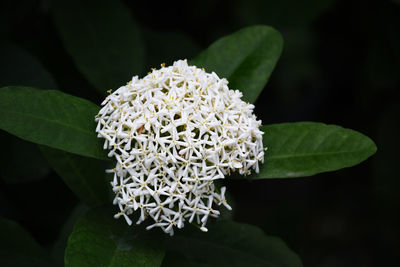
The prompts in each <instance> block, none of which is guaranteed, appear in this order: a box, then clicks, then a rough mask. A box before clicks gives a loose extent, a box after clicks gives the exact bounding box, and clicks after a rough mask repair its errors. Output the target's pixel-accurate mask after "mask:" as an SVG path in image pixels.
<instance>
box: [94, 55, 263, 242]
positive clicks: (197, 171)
mask: <svg viewBox="0 0 400 267" xmlns="http://www.w3.org/2000/svg"><path fill="white" fill-rule="evenodd" d="M241 97H242V93H240V92H239V91H237V90H236V91H233V90H230V89H229V88H228V81H227V80H226V79H220V78H219V77H218V76H217V75H216V74H215V73H214V72H213V73H211V74H210V73H206V72H205V71H204V69H199V68H197V67H195V66H188V64H187V62H186V60H179V61H176V62H174V64H173V66H169V67H165V65H164V64H162V68H161V69H159V70H155V69H153V71H152V72H151V73H149V74H148V75H147V76H145V77H144V78H143V79H139V78H138V77H137V76H135V77H133V79H132V81H131V82H129V83H128V84H127V85H126V86H122V87H120V88H119V89H118V90H117V91H115V92H114V93H112V94H110V95H109V96H108V97H107V98H106V99H105V101H104V102H103V103H102V105H103V106H104V107H103V108H102V109H101V110H100V112H99V114H98V115H97V116H96V122H97V123H98V124H97V128H96V132H97V133H98V137H101V138H104V139H105V142H104V149H109V150H110V152H109V154H108V156H109V157H115V158H116V160H117V164H116V167H115V168H114V169H112V170H108V171H109V172H112V173H114V179H113V182H112V183H111V185H112V187H113V190H114V192H115V194H116V196H115V199H114V204H115V205H118V206H119V209H120V212H119V213H117V214H116V215H115V218H119V217H120V216H123V217H124V218H125V219H126V221H127V223H128V224H129V225H130V224H131V223H132V221H131V219H130V218H129V217H128V215H131V214H132V213H133V211H136V210H138V209H139V210H140V217H139V220H138V221H137V224H139V223H141V222H142V221H144V220H145V219H146V218H147V217H151V218H152V219H153V220H154V223H153V224H152V225H150V226H148V227H147V229H151V228H153V227H161V228H162V229H163V230H164V231H165V232H166V233H169V234H171V235H173V233H174V226H176V227H178V228H182V227H183V226H184V222H186V221H188V222H190V223H192V222H193V220H195V222H196V223H197V224H199V225H200V226H201V227H200V229H201V230H202V231H207V228H206V227H205V226H206V223H207V220H208V218H209V217H218V215H219V214H220V213H219V211H218V210H216V209H215V205H221V204H222V205H224V206H225V207H226V208H228V209H229V210H230V209H231V207H230V206H229V205H228V204H227V202H226V199H225V187H222V188H221V191H220V192H218V190H217V188H216V186H215V185H214V180H217V179H222V178H224V177H225V176H226V175H229V174H231V173H233V172H239V173H240V174H244V175H247V174H249V173H250V171H251V168H253V169H255V171H256V172H258V168H259V165H258V164H259V161H261V162H263V159H264V150H263V144H262V134H263V132H262V131H260V130H259V126H260V125H261V122H260V121H257V119H256V117H255V115H254V114H253V108H254V106H253V105H251V104H246V103H245V102H243V101H242V100H241V99H240V98H241Z"/></svg>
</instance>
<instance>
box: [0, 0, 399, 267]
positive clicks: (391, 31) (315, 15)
mask: <svg viewBox="0 0 400 267" xmlns="http://www.w3.org/2000/svg"><path fill="white" fill-rule="evenodd" d="M0 5H1V9H0V10H1V11H0V15H1V16H0V18H1V19H0V21H1V23H0V32H1V33H2V36H1V40H2V45H1V46H0V55H1V59H2V63H3V64H2V67H1V72H0V83H1V85H17V84H18V85H25V86H37V87H40V88H46V89H60V90H62V91H64V92H67V93H70V94H73V95H77V96H80V97H85V98H87V99H89V100H91V101H93V102H95V103H100V101H101V99H102V96H101V94H99V93H98V91H96V90H95V89H94V87H93V86H92V85H91V84H90V81H89V79H88V78H87V77H85V76H83V75H81V74H80V73H79V71H78V66H77V64H76V61H74V60H73V58H71V57H70V54H69V53H70V52H67V50H66V49H65V47H64V45H63V42H62V41H61V38H60V36H59V35H58V33H57V30H56V26H55V24H54V17H53V15H52V11H51V6H52V3H51V1H47V0H24V1H18V2H17V1H11V0H4V1H2V2H1V4H0ZM124 5H125V6H127V7H129V9H130V12H131V15H132V16H133V18H134V20H135V21H136V23H137V25H138V27H139V28H140V31H141V34H142V38H143V40H144V46H145V47H146V54H145V56H144V58H145V60H144V62H143V66H145V67H144V68H143V69H144V70H145V71H144V72H147V71H148V69H149V68H150V67H158V64H160V63H162V62H166V63H170V62H172V61H173V60H174V59H177V58H193V57H194V56H195V55H197V53H198V52H199V51H200V50H201V49H203V48H206V47H207V46H208V45H209V44H210V43H211V42H213V41H214V40H216V39H218V38H219V37H221V36H222V35H226V34H229V33H231V32H233V31H235V30H238V29H240V28H242V27H245V26H249V25H253V24H267V25H271V26H273V27H274V28H276V29H277V30H278V31H280V32H281V34H282V35H283V38H284V40H285V45H284V50H283V53H282V57H281V59H280V60H279V62H278V64H277V67H276V69H275V70H274V72H273V73H272V75H271V78H270V81H269V84H268V85H267V86H266V88H265V90H264V91H263V92H262V94H261V95H260V97H259V99H258V101H257V102H256V113H257V116H258V117H259V118H261V119H262V120H263V123H264V124H266V123H272V122H283V121H299V120H318V121H324V122H326V123H335V124H340V125H343V126H345V127H351V128H353V129H356V130H359V131H361V132H363V133H365V134H367V135H368V136H370V137H371V138H372V139H373V140H375V141H376V142H377V146H378V148H379V150H378V152H377V154H376V157H375V158H373V159H371V160H368V161H367V162H364V163H363V164H361V165H360V166H358V167H354V168H352V169H346V170H342V171H339V172H335V173H333V174H332V173H327V174H320V175H318V176H317V177H311V178H303V179H299V180H279V181H278V180H276V181H273V180H272V181H271V180H268V181H245V180H240V181H239V180H230V181H224V182H225V185H226V186H227V187H228V191H230V192H231V195H232V197H233V198H234V199H235V203H236V209H235V215H234V219H235V220H237V221H239V222H244V223H251V224H255V225H258V226H259V227H261V228H262V229H263V230H264V231H265V232H266V233H267V234H273V235H277V236H280V237H281V238H282V239H283V240H285V241H286V242H287V243H288V245H289V247H290V248H292V249H293V250H294V251H295V252H297V253H298V254H299V256H300V258H301V259H302V261H303V262H304V265H305V266H343V267H347V266H367V267H369V266H383V265H385V266H389V265H390V266H396V265H399V259H398V256H397V253H398V251H397V248H398V247H400V242H399V240H400V231H399V226H398V225H399V220H398V210H399V208H400V200H399V196H398V190H399V179H398V178H397V177H398V174H397V172H396V170H397V169H396V163H397V162H396V159H397V156H396V152H397V151H398V150H399V142H398V135H399V134H398V133H399V129H398V119H399V112H400V111H399V109H398V107H399V105H400V102H399V97H400V96H399V88H400V76H399V75H398V68H399V61H400V54H399V50H398V47H399V46H400V35H399V32H398V31H399V30H398V29H400V21H399V17H400V5H399V1H396V0H391V1H389V0H388V1H379V0H376V1H368V2H365V1H339V0H336V1H335V0H329V1H316V0H307V1H295V0H285V1H272V0H271V1H269V0H268V1H261V0H260V1H244V0H234V1H212V0H207V1H201V2H200V1H187V2H185V3H182V4H181V5H173V4H171V3H167V2H166V3H160V4H158V5H157V7H155V6H154V5H155V4H154V3H153V2H145V1H142V2H136V1H124ZM38 70H41V71H40V72H36V71H38ZM49 77H50V78H49ZM128 78H129V77H128ZM1 137H2V139H1V140H2V141H1V145H2V146H3V148H5V149H4V150H3V151H5V152H4V153H2V163H1V164H2V165H1V172H0V176H1V179H0V200H1V201H0V203H1V204H0V211H1V213H0V215H2V216H4V217H7V218H12V219H14V220H16V221H18V222H19V223H20V224H21V225H22V226H23V227H24V228H25V229H27V230H28V231H29V232H31V233H32V236H33V238H34V239H35V240H37V242H38V243H39V244H40V245H42V246H43V247H44V248H45V249H47V250H49V251H50V250H53V245H54V244H55V243H56V240H57V239H58V236H59V234H60V233H59V231H60V229H61V227H62V225H64V223H65V222H66V221H67V218H68V217H69V214H70V212H71V211H72V209H73V207H74V206H75V204H76V202H77V200H76V198H75V196H74V195H73V194H72V192H70V191H69V190H68V188H67V187H65V185H64V184H63V183H62V182H61V179H58V177H57V175H56V174H55V173H54V172H52V171H49V169H48V168H49V167H48V164H47V163H46V162H45V161H43V160H42V157H41V155H40V154H38V153H39V151H38V150H37V148H36V146H32V145H31V144H27V143H25V142H22V141H21V140H19V139H17V138H15V137H10V136H8V134H5V133H3V132H1ZM14 144H15V145H14ZM11 151H12V152H11ZM7 152H8V153H7ZM30 159H31V160H30ZM22 164H23V165H24V166H25V168H22V167H21V166H22ZM31 167H32V168H31ZM35 167H38V168H35ZM35 173H36V174H38V175H35ZM32 177H34V178H35V179H30V178H32ZM25 178H29V179H25ZM36 178H40V179H36ZM14 179H18V180H24V181H25V184H15V182H16V181H15V180H14ZM13 183H14V184H13ZM244 187H245V188H246V189H245V190H244V189H243V188H244ZM260 211H262V212H260ZM72 217H73V216H72ZM66 228H68V229H69V230H68V229H67V230H66V231H67V232H71V228H69V227H66ZM64 240H65V239H64ZM60 242H61V243H62V241H60ZM56 247H60V243H58V245H56ZM61 247H62V245H61ZM54 250H56V249H55V248H54ZM57 253H58V255H60V252H55V254H57Z"/></svg>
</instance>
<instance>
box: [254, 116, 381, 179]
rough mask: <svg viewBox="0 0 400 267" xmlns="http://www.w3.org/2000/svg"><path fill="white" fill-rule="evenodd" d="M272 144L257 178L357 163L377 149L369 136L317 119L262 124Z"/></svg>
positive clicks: (266, 139) (268, 144)
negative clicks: (312, 120) (320, 121)
mask: <svg viewBox="0 0 400 267" xmlns="http://www.w3.org/2000/svg"><path fill="white" fill-rule="evenodd" d="M262 130H263V131H264V133H265V134H264V137H263V139H264V140H263V143H264V146H266V147H267V148H268V150H267V151H266V155H265V162H266V163H265V164H264V165H263V166H262V167H261V169H260V173H258V174H253V175H251V176H250V177H251V178H253V179H261V178H290V177H302V176H311V175H315V174H318V173H321V172H327V171H334V170H339V169H342V168H345V167H350V166H353V165H356V164H358V163H360V162H362V161H364V160H366V159H367V158H368V157H370V156H371V155H373V154H374V153H375V152H376V146H375V144H374V142H373V141H372V140H371V139H370V138H368V137H367V136H365V135H363V134H361V133H359V132H356V131H353V130H350V129H345V128H342V127H340V126H336V125H326V124H323V123H315V122H297V123H280V124H272V125H268V126H262Z"/></svg>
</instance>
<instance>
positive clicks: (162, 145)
mask: <svg viewBox="0 0 400 267" xmlns="http://www.w3.org/2000/svg"><path fill="white" fill-rule="evenodd" d="M61 2H63V1H61ZM73 2H74V1H72V2H71V3H69V2H68V1H64V2H63V4H60V6H59V7H58V8H60V9H62V8H66V7H68V5H73ZM63 5H64V6H63ZM109 5H113V4H110V3H109ZM117 6H118V4H117ZM114 8H121V6H118V7H114ZM56 10H57V8H56ZM55 12H57V11H55ZM93 12H95V11H93ZM122 13H123V12H122ZM125 15H127V14H125ZM127 16H128V15H127ZM58 19H59V21H56V24H57V27H58V29H59V31H60V35H61V38H62V40H63V42H64V43H65V46H66V48H67V50H68V51H69V52H70V54H71V56H72V57H73V59H74V61H75V64H76V65H77V67H78V69H79V70H80V71H81V72H82V74H83V75H85V76H86V78H87V80H88V81H89V82H91V84H92V85H93V86H94V87H95V88H97V89H98V91H99V92H101V93H104V97H105V99H104V101H103V102H102V103H101V105H100V106H98V105H96V104H93V103H92V102H90V101H88V100H86V99H83V98H79V97H76V96H72V95H70V94H66V93H63V92H61V91H58V90H40V89H36V88H30V87H21V86H8V87H3V88H1V89H0V110H1V113H0V128H1V129H2V130H4V131H7V132H9V133H11V134H13V135H15V136H17V137H19V138H22V139H25V140H27V141H30V142H33V143H36V144H38V145H39V147H40V150H41V153H43V155H44V156H45V157H46V159H47V160H48V162H49V164H50V165H51V166H52V168H53V169H54V170H55V172H56V173H57V174H58V175H59V176H60V177H61V178H62V179H63V180H64V182H65V183H66V184H67V185H68V187H69V188H70V189H71V190H72V191H73V192H74V193H76V195H77V196H78V197H79V198H80V199H81V200H82V201H83V202H84V203H85V205H86V207H89V208H86V209H90V210H88V211H87V212H85V213H84V214H83V215H81V217H80V219H79V220H78V221H77V222H76V224H75V226H74V229H73V231H72V233H70V236H69V238H68V242H67V244H66V251H65V265H66V266H160V265H161V264H162V265H163V266H192V265H193V264H196V263H204V264H206V265H207V266H232V265H235V266H244V265H243V264H250V265H254V266H301V261H300V260H299V258H298V256H297V255H296V254H295V253H294V252H292V251H291V250H289V248H288V247H287V246H286V245H285V244H284V243H283V242H282V241H281V240H279V239H277V238H271V237H269V236H266V235H265V234H264V233H263V232H262V231H261V230H259V229H258V228H257V227H255V226H250V225H245V224H240V223H237V222H234V221H232V220H231V218H232V216H231V215H230V213H231V212H233V211H234V210H235V209H234V205H232V204H231V203H230V201H229V200H230V197H229V195H228V194H229V183H228V181H229V180H230V179H240V178H245V179H250V180H258V179H268V178H276V179H277V178H295V177H304V176H311V175H315V174H317V173H321V172H327V171H333V170H338V169H341V168H344V167H349V166H352V165H355V164H358V163H359V162H362V161H363V160H365V159H367V158H368V157H369V156H371V155H372V154H373V153H374V152H375V150H376V147H375V145H374V143H373V142H372V141H371V140H370V139H369V138H368V137H366V136H364V135H362V134H361V133H358V132H356V131H353V130H350V129H345V128H342V127H340V126H335V125H326V124H323V123H316V122H297V123H280V124H271V125H263V124H262V122H261V120H259V119H257V117H256V112H255V104H254V103H256V104H257V105H263V103H262V102H256V100H257V97H258V95H259V94H260V93H261V91H262V90H263V88H264V87H265V85H266V83H267V81H268V79H269V77H270V75H271V73H272V70H273V68H274V66H275V64H276V62H277V60H278V58H279V56H280V53H281V50H282V46H283V41H282V38H281V36H280V34H279V33H278V32H277V31H276V30H274V29H273V28H271V27H269V26H253V27H249V28H244V29H241V30H239V31H237V32H235V33H233V34H231V35H228V36H225V37H223V38H221V39H219V40H217V41H216V42H215V43H213V44H212V45H210V46H209V48H207V49H206V50H204V51H203V52H201V53H200V54H199V55H198V56H197V57H195V58H194V59H192V60H186V59H175V61H174V62H170V65H167V64H165V63H162V64H161V66H160V67H158V68H153V69H151V71H150V72H148V74H147V75H144V76H139V75H140V74H141V73H140V71H139V70H138V69H139V67H138V66H137V65H138V64H139V65H140V57H141V53H142V50H141V48H140V45H138V44H137V43H135V41H134V40H133V41H132V40H131V39H129V38H128V39H127V41H125V40H124V42H120V43H121V49H122V50H124V49H125V48H126V47H125V45H126V44H127V43H128V44H129V45H131V46H132V47H128V51H130V52H127V54H124V56H125V57H124V58H119V57H117V56H116V57H117V58H112V57H111V54H112V53H110V54H109V55H107V56H108V57H111V59H112V62H115V63H116V64H114V65H115V67H116V68H117V67H118V66H120V65H121V64H118V62H120V61H124V62H126V64H127V65H128V66H130V64H133V65H132V68H128V69H118V68H117V69H113V67H114V65H113V66H112V68H110V69H109V71H104V72H101V68H102V67H101V64H98V62H96V60H97V58H101V57H105V56H106V55H96V54H90V53H95V51H92V50H85V53H88V54H90V57H87V56H85V57H82V54H81V53H80V52H79V51H78V50H77V49H76V47H77V45H78V46H79V47H80V46H83V47H84V46H85V45H86V43H85V42H84V41H83V40H78V44H76V40H77V39H73V41H72V40H71V39H70V37H71V32H74V31H77V30H78V31H79V30H82V31H84V29H70V28H69V26H68V23H65V22H64V21H63V20H62V19H60V18H58ZM64 19H66V20H68V19H69V18H64ZM119 20H123V22H124V23H126V21H129V20H130V18H129V16H128V17H125V19H121V18H119V17H118V18H114V20H113V21H116V23H117V24H118V22H119ZM99 23H100V22H99ZM121 23H122V22H121ZM81 33H83V32H81ZM128 34H130V35H129V36H135V35H137V34H138V33H136V32H130V30H128V32H127V36H128ZM82 36H84V34H82ZM103 37H104V38H105V40H106V41H105V44H103V45H107V41H108V42H110V43H112V44H115V43H118V42H115V40H114V39H113V38H117V40H119V39H118V38H120V37H116V36H113V37H108V36H103ZM111 39H112V40H113V41H112V42H111ZM79 41H81V43H79ZM82 42H83V43H82ZM129 42H132V43H129ZM133 47H136V48H137V49H136V50H135V51H131V50H132V49H133ZM138 51H139V52H138ZM136 53H139V54H136ZM128 56H132V57H131V58H129V57H128ZM135 56H136V57H135ZM127 57H128V58H127ZM88 58H90V60H89V59H88ZM135 59H136V60H135ZM99 60H101V59H99ZM137 62H139V63H137ZM122 65H124V64H122ZM135 71H137V73H136V72H135ZM125 72H128V75H129V76H126V75H125V76H123V75H122V74H121V73H125ZM99 73H103V74H104V75H99ZM121 75H122V76H123V77H124V78H127V77H129V79H128V78H127V79H126V80H122V79H120V76H121ZM111 81H113V82H111ZM126 82H127V83H126ZM123 84H125V85H123ZM106 92H107V94H105V93H106ZM244 186H245V185H244ZM236 201H237V202H240V198H237V199H236ZM224 209H225V210H224ZM223 214H225V215H223ZM119 218H121V219H119ZM2 224H3V225H4V227H8V228H10V229H15V226H14V225H13V224H12V223H11V222H2ZM8 228H7V229H8ZM160 230H161V231H160ZM242 253H245V254H246V255H247V256H246V257H244V258H243V257H242V256H241V255H243V254H242ZM43 257H44V256H43ZM107 262H111V263H110V264H108V265H107V264H106V263H107ZM246 266H249V265H246Z"/></svg>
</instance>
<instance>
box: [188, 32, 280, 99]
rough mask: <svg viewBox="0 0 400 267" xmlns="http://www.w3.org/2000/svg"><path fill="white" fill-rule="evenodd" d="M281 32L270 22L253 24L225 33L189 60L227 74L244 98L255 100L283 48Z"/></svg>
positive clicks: (199, 65)
mask: <svg viewBox="0 0 400 267" xmlns="http://www.w3.org/2000/svg"><path fill="white" fill-rule="evenodd" d="M282 47H283V40H282V37H281V35H280V34H279V32H277V31H276V30H274V29H273V28H271V27H269V26H252V27H248V28H244V29H241V30H239V31H237V32H235V33H233V34H231V35H228V36H225V37H222V38H221V39H219V40H218V41H216V42H215V43H213V44H212V45H210V47H209V48H207V49H206V50H205V51H203V52H201V53H200V54H199V55H198V56H197V57H196V58H195V59H193V60H191V61H190V64H193V65H196V66H197V67H203V68H205V69H206V70H207V71H208V72H211V71H214V72H215V73H217V74H218V76H219V77H224V78H227V79H228V81H229V87H230V88H231V89H239V90H240V91H242V92H243V100H245V101H249V102H255V101H256V99H257V97H258V95H259V94H260V93H261V91H262V90H263V89H264V86H265V84H266V83H267V81H268V79H269V76H270V75H271V73H272V70H273V69H274V67H275V64H276V62H277V61H278V59H279V56H280V54H281V52H282Z"/></svg>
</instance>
